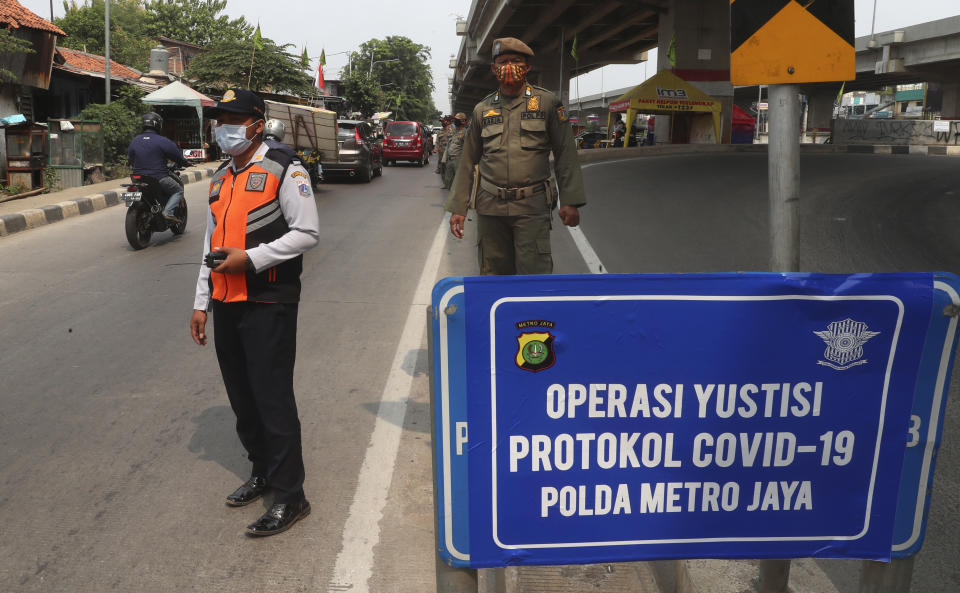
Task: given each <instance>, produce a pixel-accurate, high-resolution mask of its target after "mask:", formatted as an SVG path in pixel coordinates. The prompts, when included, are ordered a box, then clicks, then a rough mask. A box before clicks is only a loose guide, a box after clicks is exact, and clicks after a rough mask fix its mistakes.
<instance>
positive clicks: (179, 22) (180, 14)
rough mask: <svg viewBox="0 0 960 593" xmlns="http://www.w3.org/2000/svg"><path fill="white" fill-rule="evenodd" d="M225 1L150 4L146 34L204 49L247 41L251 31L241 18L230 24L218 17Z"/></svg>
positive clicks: (159, 0) (165, 0)
mask: <svg viewBox="0 0 960 593" xmlns="http://www.w3.org/2000/svg"><path fill="white" fill-rule="evenodd" d="M226 7H227V0H150V1H148V2H147V3H146V11H147V23H146V27H145V28H146V31H147V34H148V35H150V36H151V37H157V36H161V35H162V36H164V37H170V38H171V39H176V40H178V41H186V42H187V43H193V44H195V45H200V46H203V47H206V46H207V45H210V44H212V43H217V42H220V41H226V40H230V39H246V38H247V37H249V36H250V34H251V33H252V32H253V27H252V26H250V23H248V22H247V20H246V19H245V18H243V17H242V16H241V17H239V18H236V19H233V20H231V19H230V18H229V17H227V16H226V15H221V14H220V13H221V12H223V11H224V10H226Z"/></svg>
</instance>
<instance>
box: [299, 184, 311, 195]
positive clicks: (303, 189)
mask: <svg viewBox="0 0 960 593" xmlns="http://www.w3.org/2000/svg"><path fill="white" fill-rule="evenodd" d="M297 186H298V189H299V191H300V195H301V196H303V197H304V198H309V197H310V195H311V194H310V186H309V185H307V183H306V182H305V181H301V182H300V183H298V184H297Z"/></svg>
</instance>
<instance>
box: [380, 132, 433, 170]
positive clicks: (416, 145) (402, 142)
mask: <svg viewBox="0 0 960 593" xmlns="http://www.w3.org/2000/svg"><path fill="white" fill-rule="evenodd" d="M427 149H428V144H427V140H426V131H425V130H424V129H423V126H422V125H420V123H419V122H415V121H394V122H390V123H389V124H387V129H386V130H384V138H383V160H384V162H385V163H386V164H388V165H392V164H394V163H396V162H397V161H410V162H411V163H416V164H417V166H420V167H422V166H424V165H426V164H427V162H429V160H430V152H429V151H428V150H427Z"/></svg>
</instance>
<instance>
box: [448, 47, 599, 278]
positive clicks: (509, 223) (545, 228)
mask: <svg viewBox="0 0 960 593" xmlns="http://www.w3.org/2000/svg"><path fill="white" fill-rule="evenodd" d="M531 58H533V50H531V49H530V48H529V47H528V46H527V45H526V44H525V43H523V42H522V41H520V40H519V39H514V38H512V37H506V38H502V39H497V40H495V41H494V42H493V64H492V66H491V69H492V70H493V74H494V76H496V78H497V80H498V81H499V83H500V88H499V89H497V90H496V91H495V92H494V93H491V94H490V95H487V96H486V97H485V98H484V99H483V100H481V101H480V103H478V104H477V106H476V107H474V109H473V115H472V120H471V121H472V124H471V125H470V126H469V128H468V130H467V132H466V134H465V137H464V141H463V152H462V153H461V155H460V159H459V164H458V166H457V171H456V176H455V178H454V181H453V186H452V188H451V190H450V195H449V197H448V199H447V202H446V204H445V208H446V210H447V211H449V212H450V213H451V216H450V231H451V232H452V233H453V235H454V236H455V237H457V238H463V226H464V222H465V220H466V214H467V209H468V207H470V206H471V204H470V202H471V190H472V186H473V177H472V173H473V169H474V167H475V166H479V175H480V177H479V179H478V181H477V184H476V186H477V191H476V205H475V209H476V211H477V234H478V252H479V260H480V273H481V274H484V275H494V274H496V275H508V274H549V273H551V272H552V271H553V257H552V255H551V247H550V228H551V226H552V222H551V217H552V213H553V209H554V207H555V206H556V203H557V199H558V190H559V202H560V209H559V216H560V220H561V221H562V222H563V224H565V225H567V226H577V225H578V224H579V223H580V211H579V208H580V207H582V206H583V205H584V204H585V203H586V195H585V192H584V189H583V174H582V172H581V170H580V161H579V160H578V158H577V148H576V144H575V142H574V139H573V130H572V128H571V126H570V121H569V117H568V115H567V111H566V108H565V107H564V105H563V104H562V103H561V102H560V100H559V99H558V98H557V97H556V96H555V95H554V94H553V93H551V92H550V91H548V90H546V89H543V88H540V87H538V86H534V85H532V84H529V83H527V82H526V78H527V74H528V73H529V72H530V60H531ZM551 152H552V153H553V156H554V172H555V174H556V180H557V182H556V185H557V186H559V187H555V184H554V183H553V182H552V181H551V178H550V153H551Z"/></svg>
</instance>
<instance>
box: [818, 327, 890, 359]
mask: <svg viewBox="0 0 960 593" xmlns="http://www.w3.org/2000/svg"><path fill="white" fill-rule="evenodd" d="M813 333H815V334H817V336H818V337H819V338H820V339H821V340H823V341H824V342H825V343H826V344H827V349H826V350H824V352H823V357H824V358H826V359H827V361H829V362H826V361H823V360H818V361H817V364H819V365H822V366H827V367H830V368H832V369H836V370H838V371H845V370H847V369H849V368H852V367H855V366H859V365H861V364H867V361H866V360H865V359H863V345H864V344H865V343H866V342H867V340H869V339H870V338H872V337H874V336H877V335H879V334H880V332H872V331H868V330H867V324H866V323H863V322H861V321H854V320H852V319H844V320H843V321H834V322H833V323H831V324H830V325H828V326H827V329H826V330H825V331H818V332H813Z"/></svg>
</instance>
